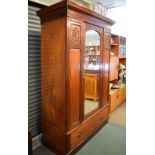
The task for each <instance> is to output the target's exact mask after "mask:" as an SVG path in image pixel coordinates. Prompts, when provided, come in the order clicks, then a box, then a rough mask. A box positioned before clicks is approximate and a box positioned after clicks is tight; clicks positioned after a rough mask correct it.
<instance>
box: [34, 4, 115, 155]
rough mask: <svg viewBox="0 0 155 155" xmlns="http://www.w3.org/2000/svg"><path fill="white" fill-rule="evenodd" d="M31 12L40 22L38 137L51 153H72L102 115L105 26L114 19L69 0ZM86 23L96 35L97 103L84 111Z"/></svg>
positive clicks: (106, 77) (105, 72) (106, 110)
mask: <svg viewBox="0 0 155 155" xmlns="http://www.w3.org/2000/svg"><path fill="white" fill-rule="evenodd" d="M37 13H38V15H39V16H40V18H41V23H42V25H41V30H42V32H41V64H42V65H41V66H42V67H41V72H42V73H41V75H42V132H43V143H44V144H45V145H46V146H48V147H49V148H50V149H52V150H53V151H54V152H56V153H57V154H61V155H68V154H73V152H75V151H76V150H77V148H79V146H82V144H83V143H85V141H86V140H88V139H89V138H90V137H91V136H92V135H93V134H94V133H95V132H97V131H98V129H99V128H100V127H101V126H102V125H103V124H105V123H106V122H107V120H108V114H109V109H110V104H109V95H108V91H109V84H108V82H109V69H110V68H109V59H110V55H109V53H110V39H109V37H110V35H111V34H110V29H109V28H106V26H108V27H110V26H111V25H112V24H113V23H114V21H112V20H110V19H109V18H107V17H104V16H101V15H99V14H97V13H95V12H93V11H91V10H88V9H85V8H83V7H80V6H77V5H76V3H74V2H73V1H72V2H71V1H63V2H60V3H58V4H55V5H53V6H50V7H47V8H46V9H43V10H41V11H39V12H37ZM89 29H90V30H95V31H97V32H98V33H99V34H100V36H101V43H100V45H101V46H100V53H101V55H100V56H101V60H100V69H99V73H98V75H97V76H96V78H97V79H98V81H99V85H98V86H95V87H97V89H98V93H99V94H98V100H99V107H98V109H96V110H94V111H93V112H92V113H89V115H87V116H85V115H84V90H85V89H84V85H85V82H84V78H83V77H84V73H85V70H84V56H85V49H86V46H85V33H86V31H87V30H89ZM95 87H94V88H95ZM95 96H97V95H95ZM92 127H93V128H92ZM87 131H88V132H87Z"/></svg>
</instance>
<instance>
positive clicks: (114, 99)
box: [110, 90, 120, 111]
mask: <svg viewBox="0 0 155 155" xmlns="http://www.w3.org/2000/svg"><path fill="white" fill-rule="evenodd" d="M119 100H120V93H119V90H118V91H116V92H115V93H113V94H112V95H110V111H113V110H114V109H115V108H116V107H117V106H118V105H119Z"/></svg>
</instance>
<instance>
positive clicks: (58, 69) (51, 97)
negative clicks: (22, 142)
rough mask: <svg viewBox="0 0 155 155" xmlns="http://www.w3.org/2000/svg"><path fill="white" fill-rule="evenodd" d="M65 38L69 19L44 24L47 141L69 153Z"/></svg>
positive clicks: (44, 105)
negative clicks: (67, 145) (66, 139)
mask: <svg viewBox="0 0 155 155" xmlns="http://www.w3.org/2000/svg"><path fill="white" fill-rule="evenodd" d="M65 35H66V19H65V18H59V19H55V20H51V21H49V22H46V23H42V34H41V36H42V38H41V78H42V131H43V141H44V143H45V144H47V145H48V146H49V147H52V148H54V149H58V150H61V151H62V152H64V150H65V134H64V133H65V94H66V92H65V65H66V62H65V47H66V46H65V42H66V41H65Z"/></svg>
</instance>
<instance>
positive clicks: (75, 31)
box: [71, 24, 81, 44]
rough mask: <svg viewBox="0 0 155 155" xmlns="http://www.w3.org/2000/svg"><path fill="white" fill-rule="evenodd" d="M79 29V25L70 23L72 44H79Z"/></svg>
mask: <svg viewBox="0 0 155 155" xmlns="http://www.w3.org/2000/svg"><path fill="white" fill-rule="evenodd" d="M80 33H81V29H80V26H79V25H75V24H72V25H71V40H72V43H73V44H80V37H81V35H80Z"/></svg>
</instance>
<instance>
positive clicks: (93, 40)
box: [83, 29, 101, 116]
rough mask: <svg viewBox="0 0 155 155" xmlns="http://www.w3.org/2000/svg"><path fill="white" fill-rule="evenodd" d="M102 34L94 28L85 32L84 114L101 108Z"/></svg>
mask: <svg viewBox="0 0 155 155" xmlns="http://www.w3.org/2000/svg"><path fill="white" fill-rule="evenodd" d="M100 44H101V36H100V33H99V32H98V31H96V30H93V29H88V30H87V31H86V32H85V54H84V72H83V80H84V81H83V84H84V115H85V116H86V115H90V114H91V113H93V112H94V111H96V110H97V109H98V108H99V104H100V101H99V99H100V96H99V94H100V92H99V90H100V89H99V87H100V86H99V85H100V84H99V81H100V80H99V79H100V76H99V75H100V61H101V54H100V53H101V45H100Z"/></svg>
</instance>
